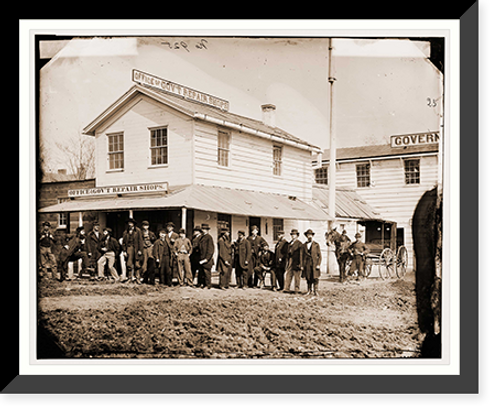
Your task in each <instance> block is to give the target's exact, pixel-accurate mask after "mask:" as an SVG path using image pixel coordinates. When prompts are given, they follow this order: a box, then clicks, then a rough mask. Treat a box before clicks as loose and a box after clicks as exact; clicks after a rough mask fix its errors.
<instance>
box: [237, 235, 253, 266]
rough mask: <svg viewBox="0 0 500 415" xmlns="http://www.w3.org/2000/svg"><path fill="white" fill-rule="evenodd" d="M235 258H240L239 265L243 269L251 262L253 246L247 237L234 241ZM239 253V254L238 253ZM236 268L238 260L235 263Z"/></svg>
mask: <svg viewBox="0 0 500 415" xmlns="http://www.w3.org/2000/svg"><path fill="white" fill-rule="evenodd" d="M234 252H235V255H234V260H235V261H236V258H238V265H239V266H240V268H242V269H248V264H249V263H250V258H251V257H252V247H251V246H250V242H248V240H247V238H243V239H241V240H240V241H239V240H236V241H234ZM236 253H237V255H236ZM234 268H236V262H235V263H234Z"/></svg>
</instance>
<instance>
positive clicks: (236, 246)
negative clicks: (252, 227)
mask: <svg viewBox="0 0 500 415" xmlns="http://www.w3.org/2000/svg"><path fill="white" fill-rule="evenodd" d="M233 255H234V272H235V275H236V285H237V286H238V288H241V289H245V286H246V284H247V281H248V279H247V272H248V264H249V263H250V260H251V257H252V248H251V246H250V242H248V240H247V238H245V231H242V230H240V231H238V239H237V240H236V241H234V243H233Z"/></svg>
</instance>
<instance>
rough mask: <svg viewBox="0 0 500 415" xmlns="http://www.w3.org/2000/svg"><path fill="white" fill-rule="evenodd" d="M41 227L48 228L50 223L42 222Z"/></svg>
mask: <svg viewBox="0 0 500 415" xmlns="http://www.w3.org/2000/svg"><path fill="white" fill-rule="evenodd" d="M42 226H48V227H50V222H43V223H42Z"/></svg>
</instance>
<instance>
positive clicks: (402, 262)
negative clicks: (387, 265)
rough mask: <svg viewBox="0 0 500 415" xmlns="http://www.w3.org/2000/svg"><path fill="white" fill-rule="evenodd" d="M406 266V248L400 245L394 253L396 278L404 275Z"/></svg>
mask: <svg viewBox="0 0 500 415" xmlns="http://www.w3.org/2000/svg"><path fill="white" fill-rule="evenodd" d="M407 267H408V250H407V249H406V247H405V246H403V245H401V246H400V247H399V248H398V253H397V254H396V275H397V276H398V278H404V276H405V275H406V268H407Z"/></svg>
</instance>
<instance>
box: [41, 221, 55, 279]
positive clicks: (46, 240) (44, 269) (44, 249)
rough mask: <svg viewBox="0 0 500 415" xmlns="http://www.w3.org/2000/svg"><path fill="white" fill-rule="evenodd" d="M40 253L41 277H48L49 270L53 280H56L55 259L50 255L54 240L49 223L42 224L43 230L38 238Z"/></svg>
mask: <svg viewBox="0 0 500 415" xmlns="http://www.w3.org/2000/svg"><path fill="white" fill-rule="evenodd" d="M38 241H39V248H40V250H39V252H40V274H41V276H42V277H48V275H49V271H48V270H49V268H50V272H51V274H52V277H53V278H57V263H56V257H55V255H54V254H53V253H52V248H53V247H54V245H55V239H54V236H53V235H52V233H51V232H50V222H44V223H43V229H42V232H41V233H40V238H39V240H38Z"/></svg>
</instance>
